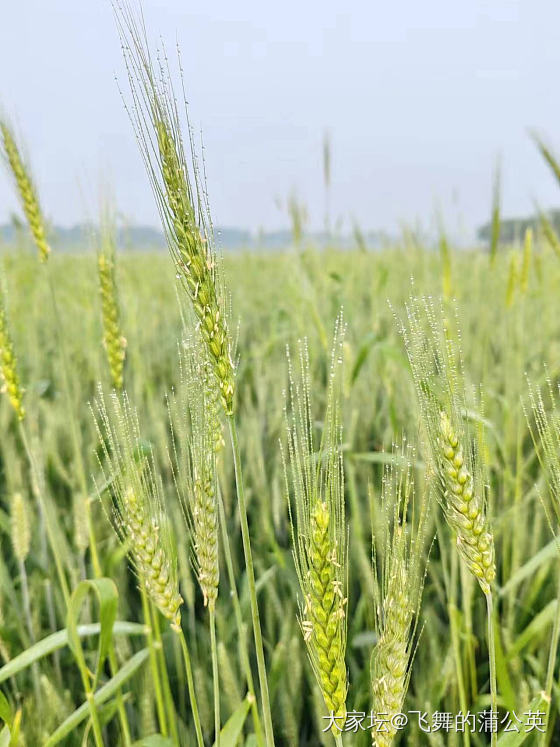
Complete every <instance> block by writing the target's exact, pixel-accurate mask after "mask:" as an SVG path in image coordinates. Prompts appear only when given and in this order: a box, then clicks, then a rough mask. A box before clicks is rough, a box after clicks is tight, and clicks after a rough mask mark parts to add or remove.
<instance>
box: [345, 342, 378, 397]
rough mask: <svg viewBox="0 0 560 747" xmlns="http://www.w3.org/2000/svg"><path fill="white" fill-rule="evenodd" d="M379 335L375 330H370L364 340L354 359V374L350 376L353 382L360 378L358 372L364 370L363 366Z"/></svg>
mask: <svg viewBox="0 0 560 747" xmlns="http://www.w3.org/2000/svg"><path fill="white" fill-rule="evenodd" d="M376 339H377V336H376V334H375V332H370V333H369V334H367V335H366V336H365V339H364V342H362V344H361V345H360V348H359V350H358V353H357V355H356V359H355V361H354V366H353V367H352V375H351V377H350V381H351V382H352V384H353V383H354V382H355V381H356V379H357V378H358V374H359V373H360V371H361V370H362V367H363V365H364V363H365V362H366V360H367V357H368V355H369V351H370V350H371V348H372V345H373V344H374V342H375V341H376Z"/></svg>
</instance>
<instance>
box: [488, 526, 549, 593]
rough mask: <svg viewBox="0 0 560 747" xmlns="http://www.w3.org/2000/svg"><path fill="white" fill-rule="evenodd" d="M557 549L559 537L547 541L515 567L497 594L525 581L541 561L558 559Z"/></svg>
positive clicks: (510, 589)
mask: <svg viewBox="0 0 560 747" xmlns="http://www.w3.org/2000/svg"><path fill="white" fill-rule="evenodd" d="M559 551H560V539H557V538H555V539H553V540H552V541H551V542H549V543H548V545H545V546H544V547H543V548H542V550H539V552H538V553H536V554H535V555H533V557H532V558H531V559H530V560H528V561H527V562H526V563H525V564H524V565H522V566H521V568H518V569H517V571H516V572H515V573H514V574H513V576H511V577H510V578H509V580H508V582H507V583H506V584H504V585H503V586H502V588H501V589H500V591H499V592H498V594H499V596H500V597H503V596H505V595H506V594H509V593H510V592H511V591H512V590H513V589H515V588H516V586H519V584H520V583H521V582H522V581H525V579H526V578H528V577H529V576H531V575H532V574H534V573H535V571H536V570H537V568H539V567H540V566H541V565H542V564H543V563H546V562H548V561H549V560H551V559H552V558H554V557H556V559H558V552H559Z"/></svg>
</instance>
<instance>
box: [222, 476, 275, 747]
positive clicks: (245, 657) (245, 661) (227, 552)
mask: <svg viewBox="0 0 560 747" xmlns="http://www.w3.org/2000/svg"><path fill="white" fill-rule="evenodd" d="M218 509H219V512H220V524H221V529H222V544H223V548H224V557H225V560H226V568H227V573H228V580H229V586H230V596H231V601H232V604H233V610H234V614H235V622H236V626H237V635H238V636H239V650H240V656H241V665H242V666H243V669H244V672H245V679H246V681H247V690H248V691H249V695H250V700H251V714H252V717H253V726H254V727H255V735H256V737H257V744H258V745H259V747H261V746H262V745H263V744H264V739H263V732H262V724H261V718H260V715H259V709H258V707H257V699H256V697H255V684H254V681H253V672H252V671H251V663H250V661H249V652H248V649H247V635H246V626H245V625H244V623H243V615H242V612H241V605H240V603H239V595H238V593H237V584H236V582H235V571H234V568H233V559H232V556H231V546H230V543H229V536H228V531H227V523H226V514H225V510H224V499H223V496H222V492H221V490H220V488H219V486H218Z"/></svg>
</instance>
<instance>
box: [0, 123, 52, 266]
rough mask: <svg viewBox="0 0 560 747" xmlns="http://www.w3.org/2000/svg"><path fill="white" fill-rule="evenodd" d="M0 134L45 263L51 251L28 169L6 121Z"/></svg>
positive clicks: (26, 214) (40, 254)
mask: <svg viewBox="0 0 560 747" xmlns="http://www.w3.org/2000/svg"><path fill="white" fill-rule="evenodd" d="M0 132H1V134H2V141H3V146H4V154H5V157H6V160H7V162H8V166H9V169H10V172H11V174H12V177H13V179H14V182H15V185H16V188H17V191H18V193H19V197H20V200H21V204H22V207H23V212H24V213H25V217H26V218H27V221H28V223H29V227H30V229H31V234H32V236H33V240H34V242H35V245H36V247H37V250H38V252H39V257H40V259H41V261H42V262H46V261H47V259H48V258H49V254H50V251H51V249H50V246H49V244H48V242H47V234H46V229H45V221H44V218H43V213H42V211H41V206H40V204H39V198H38V196H37V190H36V189H35V185H34V183H33V179H32V177H31V174H30V171H29V168H28V166H27V165H26V163H25V160H24V158H23V156H22V154H21V150H20V148H19V147H18V144H17V141H16V138H15V135H14V132H13V130H12V128H11V127H10V125H9V124H8V123H7V122H6V121H3V120H0Z"/></svg>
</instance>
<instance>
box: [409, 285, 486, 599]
mask: <svg viewBox="0 0 560 747" xmlns="http://www.w3.org/2000/svg"><path fill="white" fill-rule="evenodd" d="M407 311H408V326H403V327H402V334H403V337H404V339H405V343H406V347H407V353H408V358H409V361H410V365H411V369H412V375H413V378H414V383H415V385H416V392H417V395H418V400H419V404H420V411H421V415H422V421H423V425H424V426H425V430H426V433H427V436H428V442H429V447H430V451H431V455H432V459H433V466H434V469H435V473H436V475H437V483H438V499H439V501H440V503H441V506H442V508H443V510H444V513H445V517H446V519H447V522H448V524H449V526H450V528H451V529H452V531H453V532H454V534H455V536H456V539H457V549H458V551H459V554H460V555H461V557H462V558H463V560H464V561H465V562H466V564H467V567H468V569H469V570H470V572H471V573H472V574H473V575H474V576H475V577H476V578H477V579H478V582H479V584H480V587H481V588H482V590H483V592H484V593H485V594H488V593H489V592H490V588H491V584H492V582H493V580H494V577H495V575H496V571H495V563H494V538H493V535H492V533H491V532H490V530H489V527H488V520H487V516H486V510H485V503H484V500H483V489H484V488H483V477H482V468H481V465H480V461H479V460H478V458H477V449H476V442H475V441H474V439H472V438H469V437H468V432H467V428H466V426H465V425H464V421H465V414H466V412H467V406H466V393H465V381H464V372H463V366H462V359H461V351H460V345H459V341H460V333H459V332H455V333H453V332H452V329H451V324H450V321H449V320H447V319H446V317H445V314H444V313H443V310H442V309H441V307H439V309H436V307H435V306H434V304H433V303H432V302H431V300H430V299H427V298H425V299H423V300H418V299H412V300H411V302H410V304H409V305H408V306H407ZM425 323H427V324H428V332H427V334H426V329H425Z"/></svg>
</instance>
